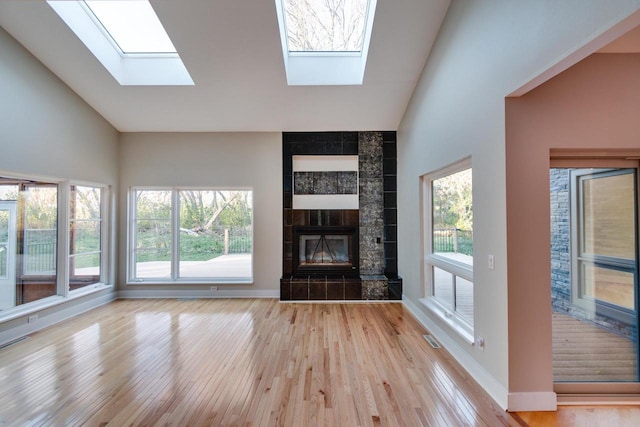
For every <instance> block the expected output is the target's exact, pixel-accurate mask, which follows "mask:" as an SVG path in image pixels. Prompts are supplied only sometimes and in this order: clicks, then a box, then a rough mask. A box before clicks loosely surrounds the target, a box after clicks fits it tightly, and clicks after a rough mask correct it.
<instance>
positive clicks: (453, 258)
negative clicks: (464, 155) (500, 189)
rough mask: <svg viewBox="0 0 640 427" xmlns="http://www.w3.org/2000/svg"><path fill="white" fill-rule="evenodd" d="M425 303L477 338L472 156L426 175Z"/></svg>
mask: <svg viewBox="0 0 640 427" xmlns="http://www.w3.org/2000/svg"><path fill="white" fill-rule="evenodd" d="M422 185H423V191H424V201H425V206H424V221H423V222H424V225H425V227H424V230H425V236H424V254H425V268H424V276H425V283H426V285H425V286H426V292H425V296H426V298H425V300H424V301H425V302H426V303H427V305H428V306H429V307H431V308H432V309H434V310H435V311H436V312H437V313H438V314H441V315H442V316H443V317H444V318H446V319H447V320H448V321H450V322H452V323H453V324H454V325H455V326H456V327H458V328H459V329H460V330H462V331H463V332H465V333H466V334H468V335H469V336H470V337H471V338H472V337H473V308H474V306H473V200H472V187H473V185H472V169H471V161H470V160H465V161H462V162H460V163H457V164H455V165H453V166H450V167H448V168H445V169H442V170H440V171H436V172H434V173H431V174H428V175H425V176H423V178H422Z"/></svg>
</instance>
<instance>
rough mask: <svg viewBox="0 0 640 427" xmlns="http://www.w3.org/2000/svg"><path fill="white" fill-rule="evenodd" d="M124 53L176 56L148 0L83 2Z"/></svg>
mask: <svg viewBox="0 0 640 427" xmlns="http://www.w3.org/2000/svg"><path fill="white" fill-rule="evenodd" d="M85 3H86V5H87V6H89V9H90V10H91V12H93V14H94V15H95V16H96V18H98V20H99V21H100V23H101V24H102V25H103V26H104V28H105V30H106V31H107V32H108V34H109V35H110V36H111V37H112V38H113V40H114V41H115V42H116V43H117V44H118V47H119V48H120V50H122V52H123V53H176V48H175V47H174V46H173V43H171V40H170V39H169V36H168V35H167V32H166V31H165V29H164V27H163V26H162V23H161V22H160V20H159V19H158V16H157V15H156V13H155V11H154V10H153V7H151V4H150V3H149V2H148V1H147V0H129V1H121V0H117V1H110V0H85Z"/></svg>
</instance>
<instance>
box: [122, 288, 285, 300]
mask: <svg viewBox="0 0 640 427" xmlns="http://www.w3.org/2000/svg"><path fill="white" fill-rule="evenodd" d="M118 298H122V299H135V298H280V291H279V290H277V289H273V290H271V289H269V290H263V291H261V290H255V289H223V290H218V291H209V290H206V289H201V290H196V289H191V290H189V289H149V290H146V289H128V290H122V291H119V292H118Z"/></svg>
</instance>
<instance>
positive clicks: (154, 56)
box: [47, 0, 194, 86]
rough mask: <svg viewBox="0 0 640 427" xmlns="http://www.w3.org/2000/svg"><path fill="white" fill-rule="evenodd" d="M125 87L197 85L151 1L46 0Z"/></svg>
mask: <svg viewBox="0 0 640 427" xmlns="http://www.w3.org/2000/svg"><path fill="white" fill-rule="evenodd" d="M47 4H49V6H51V8H52V9H53V10H54V11H55V12H56V13H57V14H58V16H60V18H61V19H62V20H63V21H64V22H65V24H67V26H68V27H69V29H71V31H73V32H74V33H75V35H76V36H77V37H78V38H79V39H80V40H81V41H82V42H83V43H84V45H85V46H86V47H87V49H89V51H91V53H92V54H93V56H95V57H96V59H98V61H100V63H101V64H102V65H103V66H104V67H105V68H106V69H107V71H109V73H111V75H112V76H113V78H115V79H116V80H117V81H118V83H120V84H121V85H174V86H179V85H180V86H181V85H193V84H194V83H193V80H192V79H191V76H190V75H189V72H188V71H187V69H186V67H185V66H184V63H183V62H182V60H181V59H180V56H179V55H178V54H177V52H176V49H175V47H174V46H173V44H172V43H171V40H170V38H169V36H168V34H167V33H166V31H165V29H164V27H163V26H162V23H161V22H160V20H159V19H158V16H157V15H156V13H155V12H154V10H153V7H152V6H151V4H150V3H149V1H148V0H129V1H122V0H115V1H111V0H86V1H82V0H80V1H70V0H47Z"/></svg>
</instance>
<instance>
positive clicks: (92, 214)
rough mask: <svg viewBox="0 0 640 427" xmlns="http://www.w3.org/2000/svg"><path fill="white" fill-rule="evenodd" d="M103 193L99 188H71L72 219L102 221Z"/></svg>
mask: <svg viewBox="0 0 640 427" xmlns="http://www.w3.org/2000/svg"><path fill="white" fill-rule="evenodd" d="M101 195H102V191H101V189H100V188H97V187H81V186H72V187H71V203H72V205H71V207H72V209H71V210H72V215H71V216H72V218H74V219H100V217H101V213H100V202H101Z"/></svg>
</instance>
